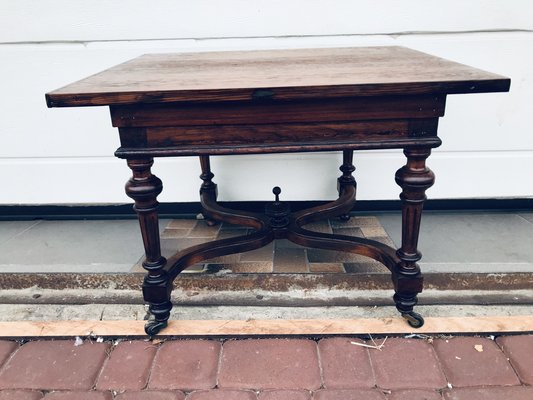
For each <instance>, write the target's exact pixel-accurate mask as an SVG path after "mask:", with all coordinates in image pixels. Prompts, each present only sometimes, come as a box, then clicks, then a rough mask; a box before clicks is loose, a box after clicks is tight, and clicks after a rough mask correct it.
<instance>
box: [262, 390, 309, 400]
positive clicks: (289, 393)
mask: <svg viewBox="0 0 533 400" xmlns="http://www.w3.org/2000/svg"><path fill="white" fill-rule="evenodd" d="M259 400H311V393H310V392H308V391H306V390H265V391H264V392H261V393H260V394H259Z"/></svg>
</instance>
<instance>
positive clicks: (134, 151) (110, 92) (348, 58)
mask: <svg viewBox="0 0 533 400" xmlns="http://www.w3.org/2000/svg"><path fill="white" fill-rule="evenodd" d="M509 86H510V80H509V79H508V78H505V77H502V76H499V75H496V74H492V73H489V72H485V71H481V70H478V69H475V68H471V67H468V66H465V65H462V64H458V63H455V62H451V61H447V60H444V59H441V58H437V57H434V56H431V55H428V54H425V53H421V52H418V51H414V50H411V49H407V48H403V47H361V48H336V49H301V50H281V51H279V50H276V51H247V52H216V53H196V54H148V55H143V56H141V57H138V58H135V59H133V60H131V61H128V62H125V63H123V64H120V65H117V66H115V67H113V68H110V69H107V70H105V71H103V72H100V73H98V74H96V75H93V76H90V77H88V78H86V79H83V80H81V81H78V82H76V83H73V84H71V85H68V86H66V87H63V88H61V89H58V90H55V91H53V92H50V93H48V94H47V95H46V99H47V103H48V106H49V107H76V106H109V107H110V110H111V119H112V122H113V126H115V127H118V130H119V134H120V141H121V147H120V148H119V149H118V150H117V151H116V152H115V155H116V156H117V157H120V158H124V159H126V160H127V164H128V166H129V167H130V168H131V170H132V171H133V176H132V178H131V179H130V180H129V181H128V182H127V184H126V193H127V195H128V196H129V197H131V198H132V199H133V200H134V201H135V205H134V209H135V211H136V212H137V214H138V217H139V222H140V227H141V233H142V237H143V241H144V248H145V252H146V257H145V260H144V262H143V266H144V268H145V269H146V270H147V275H146V276H145V278H144V283H143V295H144V300H145V301H146V302H147V303H148V305H149V310H150V313H151V315H152V317H151V319H150V320H149V321H148V323H147V324H146V327H145V330H146V332H147V333H148V334H149V335H154V334H156V333H157V332H159V330H161V329H162V328H164V327H165V326H166V325H167V321H168V318H169V315H170V310H171V308H172V304H171V301H170V294H171V291H172V282H173V280H174V279H175V278H176V277H177V276H178V274H179V273H180V272H181V271H183V270H184V269H185V268H187V267H188V266H191V265H193V264H195V263H197V262H200V261H202V260H205V259H209V258H212V257H217V256H222V255H227V254H233V253H238V252H243V251H249V250H253V249H257V248H260V247H262V246H265V245H266V244H268V243H270V242H271V241H272V240H274V239H279V238H286V239H288V240H290V241H292V242H294V243H297V244H299V245H302V246H308V247H315V248H321V249H329V250H338V251H346V252H351V253H357V254H362V255H365V256H367V257H371V258H373V259H375V260H377V261H380V262H381V263H383V264H384V265H385V266H386V267H387V268H388V269H389V270H390V271H391V274H392V282H393V285H394V291H395V294H394V301H395V303H396V307H397V309H398V310H399V312H400V313H401V315H402V316H403V317H405V318H406V319H407V322H408V323H409V324H410V325H411V326H413V327H420V326H422V324H423V322H424V320H423V318H422V317H421V316H420V315H419V314H418V313H416V312H414V311H413V307H414V306H415V305H416V303H417V294H418V293H420V292H421V291H422V286H423V283H422V282H423V281H422V274H421V272H420V268H419V266H418V265H417V261H419V260H420V258H421V254H420V252H419V251H418V250H417V242H418V233H419V227H420V218H421V213H422V207H423V204H424V201H425V199H426V196H425V191H426V189H427V188H429V187H430V186H431V185H432V184H433V182H434V175H433V173H432V172H431V171H430V170H429V169H428V168H427V167H426V163H425V161H426V158H427V157H428V156H429V155H430V153H431V149H432V148H434V147H437V146H439V145H440V144H441V140H440V139H439V138H438V137H437V123H438V119H439V117H442V116H443V115H444V107H445V100H446V95H448V94H456V93H482V92H504V91H508V90H509ZM363 149H364V150H370V149H403V152H404V154H405V156H406V157H407V162H406V164H405V165H404V166H403V167H401V168H400V169H399V170H398V172H397V173H396V182H397V183H398V185H399V186H400V187H401V188H402V192H401V194H400V198H401V200H402V244H401V247H400V248H399V249H394V248H391V247H389V246H386V245H384V244H382V243H379V242H377V241H374V240H368V239H362V238H356V237H351V236H343V235H335V234H325V233H318V232H313V231H310V230H307V229H305V228H304V226H305V225H306V224H308V223H310V222H313V221H316V220H320V219H324V218H331V217H335V216H340V217H342V218H344V219H346V218H349V216H348V213H349V212H350V210H351V209H352V207H353V206H354V202H355V193H356V182H355V179H354V177H353V176H352V172H353V171H354V170H355V168H354V166H353V165H352V159H353V151H354V150H363ZM316 151H342V152H343V164H342V166H341V167H340V170H341V171H342V175H341V176H340V177H339V178H338V179H337V181H338V183H337V187H338V192H339V198H338V199H337V200H335V201H333V202H330V203H328V204H326V205H323V206H319V207H314V208H311V209H308V210H305V211H299V212H295V213H291V212H290V209H289V206H288V205H287V204H286V203H284V202H281V201H280V200H279V192H280V190H279V188H274V194H275V195H276V200H275V201H274V202H272V203H270V204H268V205H267V206H266V207H265V212H264V213H261V214H260V213H251V212H244V211H236V210H230V209H227V208H224V207H222V206H220V205H219V204H218V203H217V202H216V199H217V186H216V184H215V183H213V176H214V175H213V173H212V172H211V168H210V164H209V157H210V156H211V155H232V154H263V153H289V152H316ZM176 156H199V158H200V164H201V169H202V174H201V175H200V178H201V179H202V181H203V183H202V185H201V188H200V199H201V204H202V208H203V214H204V216H205V217H206V219H207V221H208V222H210V223H215V221H225V222H229V223H233V224H240V225H244V226H247V227H251V228H253V229H254V233H252V234H249V235H244V236H239V237H235V238H230V239H223V240H215V241H212V242H209V243H205V244H201V245H197V246H193V247H191V248H189V249H186V250H182V251H178V252H176V254H174V255H173V256H172V257H170V258H168V259H165V258H164V257H162V256H161V250H160V238H159V230H158V216H157V206H158V202H157V200H156V198H157V196H158V195H159V194H160V193H161V190H162V188H163V187H162V183H161V180H159V178H157V177H156V176H155V175H153V174H152V173H151V172H150V167H151V166H152V164H153V158H154V157H176Z"/></svg>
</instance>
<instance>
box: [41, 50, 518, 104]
mask: <svg viewBox="0 0 533 400" xmlns="http://www.w3.org/2000/svg"><path fill="white" fill-rule="evenodd" d="M509 85H510V80H509V79H508V78H506V77H503V76H500V75H497V74H493V73H490V72H485V71H482V70H479V69H476V68H472V67H469V66H466V65H463V64H459V63H456V62H452V61H448V60H444V59H442V58H438V57H435V56H432V55H429V54H425V53H422V52H419V51H415V50H411V49H408V48H404V47H396V46H395V47H355V48H333V49H331V48H329V49H298V50H268V51H239V52H208V53H181V54H179V53H176V54H147V55H143V56H140V57H137V58H135V59H133V60H130V61H127V62H125V63H123V64H120V65H117V66H115V67H112V68H109V69H107V70H105V71H102V72H100V73H98V74H96V75H93V76H90V77H88V78H86V79H83V80H81V81H78V82H75V83H72V84H70V85H68V86H65V87H63V88H61V89H58V90H55V91H53V92H50V93H48V94H47V95H46V98H47V103H48V106H49V107H71V106H101V105H124V104H140V103H143V104H144V103H168V102H181V101H189V102H199V101H200V102H221V101H239V100H240V101H242V100H244V101H246V100H254V99H262V98H268V99H272V100H298V99H309V98H335V97H354V96H387V95H398V94H401V95H419V94H451V93H481V92H503V91H508V90H509Z"/></svg>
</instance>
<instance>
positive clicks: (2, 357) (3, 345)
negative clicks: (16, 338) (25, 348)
mask: <svg viewBox="0 0 533 400" xmlns="http://www.w3.org/2000/svg"><path fill="white" fill-rule="evenodd" d="M18 347H19V345H18V344H17V343H16V342H11V341H9V340H0V367H1V366H2V364H3V363H4V362H5V361H7V359H8V358H9V356H10V355H11V354H12V353H13V352H14V351H15V350H16V349H17V348H18Z"/></svg>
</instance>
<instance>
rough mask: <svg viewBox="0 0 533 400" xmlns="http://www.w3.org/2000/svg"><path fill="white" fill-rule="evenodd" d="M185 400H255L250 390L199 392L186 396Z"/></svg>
mask: <svg viewBox="0 0 533 400" xmlns="http://www.w3.org/2000/svg"><path fill="white" fill-rule="evenodd" d="M187 400H257V396H256V394H255V392H252V391H250V390H199V391H197V392H192V393H191V394H189V395H188V396H187Z"/></svg>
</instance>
